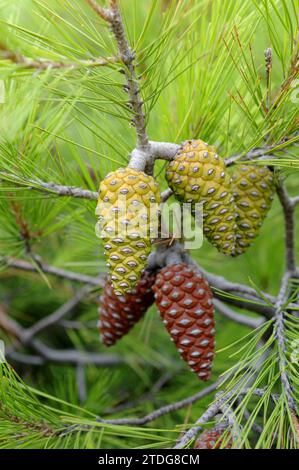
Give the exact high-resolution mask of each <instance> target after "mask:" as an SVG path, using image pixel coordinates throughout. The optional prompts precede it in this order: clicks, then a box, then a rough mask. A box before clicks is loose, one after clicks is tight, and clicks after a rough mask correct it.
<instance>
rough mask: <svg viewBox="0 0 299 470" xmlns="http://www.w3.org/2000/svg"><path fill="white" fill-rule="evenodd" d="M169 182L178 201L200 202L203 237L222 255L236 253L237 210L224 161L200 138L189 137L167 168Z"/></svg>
mask: <svg viewBox="0 0 299 470" xmlns="http://www.w3.org/2000/svg"><path fill="white" fill-rule="evenodd" d="M166 179H167V182H168V185H169V186H170V188H171V189H172V190H173V192H174V194H175V196H176V198H177V199H178V200H180V201H181V202H189V203H192V205H194V204H195V203H202V204H203V231H204V234H205V236H206V238H207V239H208V240H209V241H210V243H212V244H213V245H214V246H215V247H216V248H217V249H218V250H219V251H220V252H222V253H224V254H225V255H235V254H236V253H235V235H236V220H235V219H236V214H235V208H234V204H233V193H232V188H231V178H230V175H229V173H228V171H227V169H226V166H225V161H224V160H223V159H222V158H221V157H220V156H219V155H218V154H217V153H216V152H215V149H214V148H213V147H211V146H209V145H208V144H206V143H205V142H203V141H202V140H188V141H186V142H185V143H183V145H182V146H181V147H180V149H179V151H178V152H177V154H176V156H175V157H174V159H173V160H172V161H171V162H170V163H169V164H168V166H167V169H166Z"/></svg>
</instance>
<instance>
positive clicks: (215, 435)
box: [194, 425, 232, 449]
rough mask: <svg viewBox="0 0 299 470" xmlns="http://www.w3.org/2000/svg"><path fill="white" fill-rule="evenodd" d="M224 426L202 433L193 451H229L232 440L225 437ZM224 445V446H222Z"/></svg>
mask: <svg viewBox="0 0 299 470" xmlns="http://www.w3.org/2000/svg"><path fill="white" fill-rule="evenodd" d="M225 431H226V427H225V426H222V425H221V426H215V427H214V428H212V429H206V430H205V431H203V432H202V433H201V434H200V436H199V438H198V439H197V440H196V442H195V445H194V448H195V449H220V447H221V448H223V449H231V447H232V438H229V437H227V436H226V432H225ZM224 443H225V445H223V444H224Z"/></svg>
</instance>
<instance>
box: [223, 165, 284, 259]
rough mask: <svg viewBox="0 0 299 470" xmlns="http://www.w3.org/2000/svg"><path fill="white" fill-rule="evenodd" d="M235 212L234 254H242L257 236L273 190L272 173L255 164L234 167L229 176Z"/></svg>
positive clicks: (270, 201) (269, 205)
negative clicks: (230, 176)
mask: <svg viewBox="0 0 299 470" xmlns="http://www.w3.org/2000/svg"><path fill="white" fill-rule="evenodd" d="M232 187H233V194H234V200H235V204H236V212H237V219H236V222H237V234H236V252H237V254H241V253H243V252H244V251H245V250H246V249H247V248H248V247H249V246H250V245H251V243H252V240H253V239H254V238H255V237H256V236H257V234H258V231H259V229H260V227H261V225H262V223H263V221H264V219H265V217H266V216H267V213H268V211H269V209H270V207H271V204H272V200H273V193H274V190H275V184H274V177H273V173H272V171H271V170H269V168H267V167H264V166H258V165H240V166H237V167H236V169H235V171H234V173H233V174H232Z"/></svg>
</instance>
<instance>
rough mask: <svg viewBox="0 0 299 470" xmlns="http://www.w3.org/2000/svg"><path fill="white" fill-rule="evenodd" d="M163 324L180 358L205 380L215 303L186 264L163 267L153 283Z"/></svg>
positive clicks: (208, 372)
mask: <svg viewBox="0 0 299 470" xmlns="http://www.w3.org/2000/svg"><path fill="white" fill-rule="evenodd" d="M153 290H154V292H155V299H156V304H157V307H158V309H159V311H160V314H161V317H162V319H163V323H164V324H165V326H166V328H167V330H168V333H169V334H170V336H171V338H172V340H173V341H174V344H175V346H176V348H177V349H178V351H179V353H180V355H181V357H182V359H183V360H184V361H186V362H187V364H188V365H189V366H190V369H191V370H192V371H194V372H195V373H196V374H197V376H198V377H199V378H200V379H201V380H208V379H209V377H210V375H211V366H212V361H213V357H214V345H215V341H214V336H215V329H214V326H215V323H214V306H213V301H212V293H211V291H210V288H209V286H208V283H207V282H206V280H205V279H204V277H203V275H202V274H201V273H200V271H199V270H198V269H197V268H196V267H194V266H191V265H188V264H186V263H180V264H174V265H170V266H166V267H165V268H163V269H162V270H161V271H160V272H159V274H158V275H157V278H156V282H155V285H154V286H153Z"/></svg>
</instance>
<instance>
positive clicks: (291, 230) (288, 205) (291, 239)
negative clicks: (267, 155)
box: [276, 181, 296, 273]
mask: <svg viewBox="0 0 299 470" xmlns="http://www.w3.org/2000/svg"><path fill="white" fill-rule="evenodd" d="M276 192H277V195H278V198H279V201H280V204H281V206H282V210H283V215H284V224H285V256H286V269H287V271H288V272H290V273H293V272H295V271H296V257H295V221H294V207H295V205H294V202H293V201H292V199H291V198H290V197H289V195H288V193H287V191H286V189H285V187H284V185H283V183H282V182H281V181H280V182H279V183H278V185H277V188H276Z"/></svg>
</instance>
